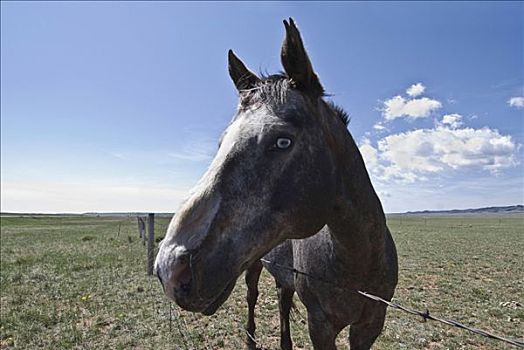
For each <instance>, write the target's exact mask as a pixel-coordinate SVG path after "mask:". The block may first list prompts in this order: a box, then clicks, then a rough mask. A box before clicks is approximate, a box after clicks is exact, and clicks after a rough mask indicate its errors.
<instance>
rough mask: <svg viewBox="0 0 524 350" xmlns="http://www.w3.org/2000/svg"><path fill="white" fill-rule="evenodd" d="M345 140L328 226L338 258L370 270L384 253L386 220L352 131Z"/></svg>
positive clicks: (358, 268)
mask: <svg viewBox="0 0 524 350" xmlns="http://www.w3.org/2000/svg"><path fill="white" fill-rule="evenodd" d="M342 140H343V141H342V144H343V147H342V152H341V155H342V156H341V158H342V159H341V160H340V161H339V165H338V169H337V170H338V173H339V175H340V177H339V185H338V187H339V189H338V194H337V196H338V198H337V200H336V207H335V209H334V211H333V215H332V217H331V218H330V219H329V221H328V223H327V226H328V228H329V232H330V234H331V236H332V239H333V248H334V253H335V254H336V255H337V260H339V261H341V262H342V263H344V264H345V265H347V267H348V269H350V270H352V271H351V272H354V271H361V272H362V273H366V271H369V270H370V269H375V268H377V264H378V265H380V264H381V260H382V258H383V257H384V254H385V239H386V235H387V227H386V220H385V216H384V212H383V209H382V205H381V204H380V200H379V199H378V196H377V195H376V193H375V190H374V189H373V186H372V184H371V181H370V179H369V175H368V173H367V171H366V168H365V166H364V161H363V159H362V156H361V155H360V152H359V151H358V148H357V146H356V144H355V142H354V141H353V139H352V138H351V136H350V135H349V134H346V135H344V137H343V138H342ZM348 155H350V157H348ZM348 158H349V159H348Z"/></svg>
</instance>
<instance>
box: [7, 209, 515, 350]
mask: <svg viewBox="0 0 524 350" xmlns="http://www.w3.org/2000/svg"><path fill="white" fill-rule="evenodd" d="M168 220H169V219H168V218H158V217H157V218H156V233H157V236H163V230H165V228H166V227H167V223H168ZM388 224H389V227H390V229H391V231H392V234H393V237H394V239H395V242H396V244H397V249H398V255H399V284H398V287H397V290H396V293H395V297H394V301H395V302H397V303H400V304H402V305H404V306H407V307H412V308H415V309H418V310H425V309H426V308H427V309H429V310H430V311H431V313H433V314H435V315H437V316H441V317H445V318H452V319H455V320H457V321H460V322H463V323H466V324H468V325H471V326H474V327H477V328H481V329H485V330H487V331H491V332H493V333H496V334H499V335H506V336H508V337H518V336H519V337H521V338H522V336H523V334H522V333H523V332H522V329H524V306H523V304H524V259H523V257H522V252H523V251H524V216H522V215H511V216H496V215H488V216H461V217H458V216H428V217H427V218H424V217H422V216H390V217H389V218H388ZM119 227H120V229H119ZM0 276H1V280H0V292H1V321H0V341H1V348H2V349H32V348H44V349H156V348H162V349H238V348H243V343H244V338H245V333H244V331H243V327H244V322H245V319H246V315H247V304H246V302H245V291H246V288H245V284H244V282H243V279H242V278H241V279H239V281H238V282H237V286H236V287H235V290H234V292H233V294H232V295H231V297H230V298H229V300H228V301H227V302H226V303H225V304H224V305H223V306H222V307H221V308H220V309H219V311H218V312H217V313H216V314H215V315H213V316H211V317H205V316H200V315H194V314H191V313H187V312H181V311H180V309H179V308H176V307H175V306H174V305H172V304H170V303H169V302H168V301H167V299H166V298H165V297H164V296H163V294H162V292H161V287H160V284H159V283H158V282H157V280H156V279H155V278H154V277H148V276H147V275H146V252H145V247H144V246H143V245H142V242H141V241H140V239H139V237H138V233H137V222H136V218H120V217H113V218H103V217H102V218H96V217H40V216H38V217H2V218H1V274H0ZM259 288H260V297H259V302H258V304H257V311H256V314H257V316H256V321H257V339H258V340H259V341H260V343H261V345H263V346H264V348H270V349H277V348H278V341H279V321H278V305H277V301H276V291H275V289H274V287H273V281H272V278H271V277H270V276H269V275H268V273H267V272H264V273H263V274H262V277H261V282H260V287H259ZM327 288H329V286H327ZM295 302H296V305H297V310H296V311H295V312H294V314H293V319H294V320H293V322H292V337H293V341H294V346H295V348H296V349H308V348H309V345H308V344H309V338H308V335H307V325H306V321H305V319H304V318H305V315H306V313H305V310H304V308H303V306H302V305H301V304H300V302H299V301H298V299H297V298H296V297H295ZM346 336H347V332H346V331H344V332H342V333H341V336H340V337H339V339H338V342H339V344H340V345H343V344H347V341H346V339H345V337H346ZM342 348H344V347H342ZM375 348H376V349H402V348H404V349H506V348H508V346H507V345H505V344H504V343H500V342H496V341H493V340H489V339H486V338H483V337H480V336H477V335H475V334H471V333H468V332H465V331H462V330H459V329H456V328H451V327H448V326H445V325H441V324H438V323H435V322H427V323H424V322H421V320H420V319H419V318H416V317H414V316H411V315H407V314H404V313H401V312H400V311H397V310H389V312H388V316H387V320H386V326H385V329H384V332H383V334H382V335H381V336H380V337H379V339H378V341H377V343H376V345H375Z"/></svg>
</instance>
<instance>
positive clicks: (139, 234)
mask: <svg viewBox="0 0 524 350" xmlns="http://www.w3.org/2000/svg"><path fill="white" fill-rule="evenodd" d="M136 222H137V224H138V237H139V238H142V225H141V224H140V216H137V217H136Z"/></svg>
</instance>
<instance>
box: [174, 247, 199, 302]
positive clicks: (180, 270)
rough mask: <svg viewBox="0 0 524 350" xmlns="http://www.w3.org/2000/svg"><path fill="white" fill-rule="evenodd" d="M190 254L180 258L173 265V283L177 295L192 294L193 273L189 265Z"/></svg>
mask: <svg viewBox="0 0 524 350" xmlns="http://www.w3.org/2000/svg"><path fill="white" fill-rule="evenodd" d="M189 260H190V256H189V254H184V255H181V256H178V257H177V258H176V260H175V262H174V264H173V265H172V273H171V277H170V278H171V280H170V281H171V283H172V286H173V287H174V290H175V292H177V294H179V295H180V294H185V295H186V296H187V295H189V293H190V292H191V287H192V282H193V273H192V271H191V266H190V265H191V264H190V263H189Z"/></svg>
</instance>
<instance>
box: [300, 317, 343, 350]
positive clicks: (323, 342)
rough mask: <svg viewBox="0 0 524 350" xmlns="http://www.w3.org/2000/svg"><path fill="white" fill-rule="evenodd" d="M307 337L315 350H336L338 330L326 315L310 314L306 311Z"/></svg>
mask: <svg viewBox="0 0 524 350" xmlns="http://www.w3.org/2000/svg"><path fill="white" fill-rule="evenodd" d="M308 329H309V337H310V338H311V342H312V343H313V349H315V350H336V349H337V347H336V345H335V340H336V338H337V334H338V333H339V332H340V329H337V328H336V327H335V326H333V324H332V323H331V322H329V320H328V318H327V317H326V315H325V314H324V313H323V312H321V311H320V310H319V312H315V313H311V312H309V310H308Z"/></svg>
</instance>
